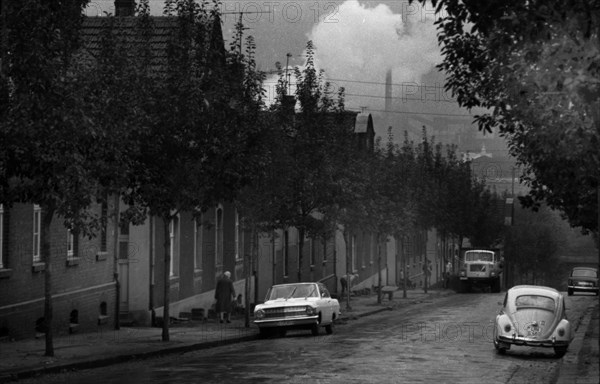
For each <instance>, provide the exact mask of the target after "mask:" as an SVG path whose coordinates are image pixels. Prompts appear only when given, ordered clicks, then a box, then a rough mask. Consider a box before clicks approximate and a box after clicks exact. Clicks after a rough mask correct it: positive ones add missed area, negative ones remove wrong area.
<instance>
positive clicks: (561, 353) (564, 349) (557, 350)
mask: <svg viewBox="0 0 600 384" xmlns="http://www.w3.org/2000/svg"><path fill="white" fill-rule="evenodd" d="M565 353H567V347H554V355H556V357H563V356H564V355H565Z"/></svg>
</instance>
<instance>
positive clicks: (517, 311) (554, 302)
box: [494, 285, 571, 357]
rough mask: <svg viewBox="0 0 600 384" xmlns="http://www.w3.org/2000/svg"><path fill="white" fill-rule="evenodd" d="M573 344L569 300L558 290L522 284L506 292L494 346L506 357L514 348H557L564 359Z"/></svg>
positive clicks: (499, 315) (497, 317) (558, 353)
mask: <svg viewBox="0 0 600 384" xmlns="http://www.w3.org/2000/svg"><path fill="white" fill-rule="evenodd" d="M570 342H571V324H569V321H568V320H567V316H566V312H565V300H564V296H563V295H561V294H560V293H559V292H558V291H557V290H556V289H554V288H549V287H543V286H537V285H518V286H515V287H513V288H511V289H509V290H508V292H506V296H505V297H504V303H503V307H502V309H501V310H500V312H499V313H498V315H497V316H496V324H495V327H494V347H495V348H496V350H497V351H498V353H501V354H503V353H504V352H506V350H508V349H510V347H511V346H512V345H525V346H533V347H547V348H554V353H555V354H556V356H558V357H562V356H563V355H564V354H565V353H566V352H567V348H568V347H569V343H570Z"/></svg>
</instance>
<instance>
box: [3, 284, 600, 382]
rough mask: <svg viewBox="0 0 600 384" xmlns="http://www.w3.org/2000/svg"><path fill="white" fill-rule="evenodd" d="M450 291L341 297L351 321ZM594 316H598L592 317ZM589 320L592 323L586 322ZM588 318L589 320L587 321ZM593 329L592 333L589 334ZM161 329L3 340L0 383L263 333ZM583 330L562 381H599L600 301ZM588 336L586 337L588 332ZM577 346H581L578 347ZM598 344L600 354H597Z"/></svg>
mask: <svg viewBox="0 0 600 384" xmlns="http://www.w3.org/2000/svg"><path fill="white" fill-rule="evenodd" d="M451 294H454V292H453V291H450V290H430V293H428V294H425V293H423V291H422V290H420V289H415V290H409V291H407V296H408V297H407V298H402V291H396V292H394V297H393V299H392V300H391V301H389V300H388V298H387V296H384V297H383V298H382V303H381V304H378V303H377V296H376V295H374V294H371V295H365V296H353V297H352V298H351V300H350V305H351V309H350V310H348V309H346V301H345V299H344V298H342V299H340V308H341V312H342V317H341V318H340V322H341V323H343V322H346V321H351V320H353V319H357V318H360V317H363V316H368V315H371V314H374V313H378V312H381V311H386V310H391V309H394V308H400V307H404V306H408V305H413V304H417V303H421V302H429V301H432V300H435V298H437V297H442V296H447V295H451ZM593 313H595V317H593V316H592V314H593ZM592 318H593V319H594V320H591V321H590V319H592ZM586 319H587V320H586ZM586 321H587V323H585V322H586ZM594 321H595V322H594ZM584 323H585V324H587V325H586V326H584ZM594 324H595V325H594ZM588 330H589V333H590V334H589V335H585V333H586V331H588ZM161 333H162V329H161V328H147V327H144V328H137V327H121V329H120V330H118V331H117V330H108V329H104V330H99V331H98V332H96V333H82V334H74V335H69V336H60V337H58V336H57V337H55V338H54V352H55V356H54V357H46V356H44V351H45V341H44V339H43V338H41V339H27V340H21V341H16V342H3V343H0V383H4V382H9V381H12V380H17V379H23V378H26V377H32V376H37V375H41V374H44V373H52V372H54V373H55V372H62V371H69V370H79V369H88V368H97V367H102V366H106V365H110V364H115V363H121V362H125V361H129V360H133V359H143V358H149V357H152V356H159V355H164V354H169V353H182V352H186V351H192V350H199V349H206V348H212V347H215V346H219V345H226V344H232V343H237V342H241V341H248V340H254V339H256V338H257V337H258V328H257V327H256V326H254V325H253V324H250V328H246V327H245V326H244V319H243V318H241V317H238V318H234V319H232V322H231V324H221V323H218V322H215V321H214V320H210V321H208V322H200V321H188V322H184V323H177V324H172V325H171V327H170V330H169V336H170V341H168V342H163V341H162V340H161ZM580 333H581V337H580V338H581V343H579V344H580V345H575V344H573V346H572V348H571V349H570V350H569V353H568V354H567V356H565V359H567V357H569V356H575V357H576V358H575V361H574V362H571V363H568V364H567V363H566V360H565V362H564V363H563V364H562V367H561V371H560V373H561V376H563V374H564V376H565V377H569V379H568V380H567V381H560V380H559V383H562V382H569V383H574V382H577V383H587V382H594V383H597V382H598V366H597V362H598V307H597V306H596V308H595V310H594V311H590V313H588V314H586V316H585V317H584V319H583V320H582V326H580V327H579V330H578V332H577V334H578V335H579V334H580ZM584 335H585V337H583V336H584ZM575 348H579V349H577V350H575ZM594 348H595V355H593V353H594V352H593V351H594ZM580 351H581V353H580ZM584 351H588V352H586V353H587V354H586V355H585V356H584V355H582V354H583V353H584ZM589 351H591V353H592V354H590V352H589ZM584 359H585V360H586V361H587V360H591V363H590V362H588V363H587V364H588V365H589V367H587V369H586V370H582V369H581V368H578V365H582V364H586V361H584ZM573 364H575V366H574V370H572V369H570V368H569V369H567V368H568V367H571V366H572V365H573ZM584 374H585V375H584ZM594 375H595V376H594Z"/></svg>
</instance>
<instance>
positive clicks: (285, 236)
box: [282, 230, 290, 277]
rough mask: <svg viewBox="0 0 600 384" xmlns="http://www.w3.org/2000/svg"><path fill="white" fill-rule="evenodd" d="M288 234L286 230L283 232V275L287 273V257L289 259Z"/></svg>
mask: <svg viewBox="0 0 600 384" xmlns="http://www.w3.org/2000/svg"><path fill="white" fill-rule="evenodd" d="M289 247H290V235H289V232H288V231H287V230H286V231H285V232H284V233H283V250H282V251H283V276H284V277H285V276H287V275H288V259H289V250H290V248H289Z"/></svg>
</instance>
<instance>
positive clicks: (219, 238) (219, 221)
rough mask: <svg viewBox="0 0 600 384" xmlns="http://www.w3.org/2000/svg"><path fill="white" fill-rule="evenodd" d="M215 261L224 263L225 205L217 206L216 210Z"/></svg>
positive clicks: (218, 263)
mask: <svg viewBox="0 0 600 384" xmlns="http://www.w3.org/2000/svg"><path fill="white" fill-rule="evenodd" d="M215 224H216V228H215V229H216V230H215V263H216V265H223V207H222V206H219V207H217V210H216V211H215Z"/></svg>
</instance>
